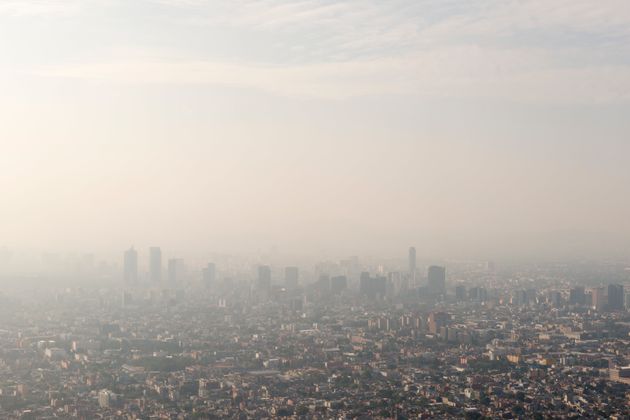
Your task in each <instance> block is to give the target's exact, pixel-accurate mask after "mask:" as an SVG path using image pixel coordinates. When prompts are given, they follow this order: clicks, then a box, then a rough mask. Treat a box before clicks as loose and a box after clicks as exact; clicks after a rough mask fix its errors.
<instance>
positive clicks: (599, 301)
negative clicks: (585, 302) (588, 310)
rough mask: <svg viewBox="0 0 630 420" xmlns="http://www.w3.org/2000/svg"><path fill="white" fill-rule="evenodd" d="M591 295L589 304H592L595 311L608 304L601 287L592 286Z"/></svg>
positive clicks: (602, 308)
mask: <svg viewBox="0 0 630 420" xmlns="http://www.w3.org/2000/svg"><path fill="white" fill-rule="evenodd" d="M591 295H592V296H593V298H592V300H591V305H593V307H594V308H595V310H596V311H602V310H604V309H605V308H606V307H607V306H608V300H607V299H606V295H605V294H604V288H603V287H595V288H593V289H592V290H591Z"/></svg>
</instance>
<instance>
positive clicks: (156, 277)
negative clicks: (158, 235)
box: [149, 246, 162, 283]
mask: <svg viewBox="0 0 630 420" xmlns="http://www.w3.org/2000/svg"><path fill="white" fill-rule="evenodd" d="M149 279H150V280H151V283H160V282H161V281H162V250H161V249H160V247H157V246H154V247H151V248H149Z"/></svg>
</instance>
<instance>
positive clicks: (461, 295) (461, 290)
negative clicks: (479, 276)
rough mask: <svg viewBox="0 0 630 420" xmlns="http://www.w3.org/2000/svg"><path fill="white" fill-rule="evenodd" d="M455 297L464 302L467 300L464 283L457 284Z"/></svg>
mask: <svg viewBox="0 0 630 420" xmlns="http://www.w3.org/2000/svg"><path fill="white" fill-rule="evenodd" d="M455 298H456V299H457V301H458V302H462V301H464V300H466V286H464V285H463V284H458V285H457V286H455Z"/></svg>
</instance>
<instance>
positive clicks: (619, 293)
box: [608, 284, 624, 311]
mask: <svg viewBox="0 0 630 420" xmlns="http://www.w3.org/2000/svg"><path fill="white" fill-rule="evenodd" d="M623 308H624V295H623V285H621V284H609V285H608V309H609V310H611V311H622V310H623Z"/></svg>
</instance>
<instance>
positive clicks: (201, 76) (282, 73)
mask: <svg viewBox="0 0 630 420" xmlns="http://www.w3.org/2000/svg"><path fill="white" fill-rule="evenodd" d="M547 59H548V58H547V57H546V53H545V52H544V51H536V50H532V51H528V52H527V54H523V52H522V51H519V52H513V51H505V50H489V49H481V48H474V47H467V48H462V47H453V48H443V49H438V50H431V51H425V52H423V53H420V54H416V55H415V56H413V57H404V58H378V59H366V60H353V61H347V62H336V63H320V64H307V65H293V66H272V65H260V64H243V63H231V62H221V61H208V60H177V61H173V60H169V59H154V60H134V59H126V60H115V61H109V62H100V63H83V64H76V65H65V66H53V67H47V68H45V69H43V70H42V71H40V72H39V73H38V74H39V75H42V76H47V77H65V78H74V79H88V80H100V81H109V82H115V83H131V84H201V85H221V86H234V87H239V88H250V89H256V90H259V91H263V92H267V93H272V94H276V95H283V96H307V97H313V98H324V99H335V100H338V99H346V98H350V97H357V96H366V95H416V96H433V97H477V98H493V99H501V100H511V101H517V102H531V103H559V104H593V103H596V104H597V103H615V102H628V101H629V100H630V67H623V66H617V67H615V66H601V67H592V68H572V67H566V68H550V67H549V66H547V64H546V61H547Z"/></svg>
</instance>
